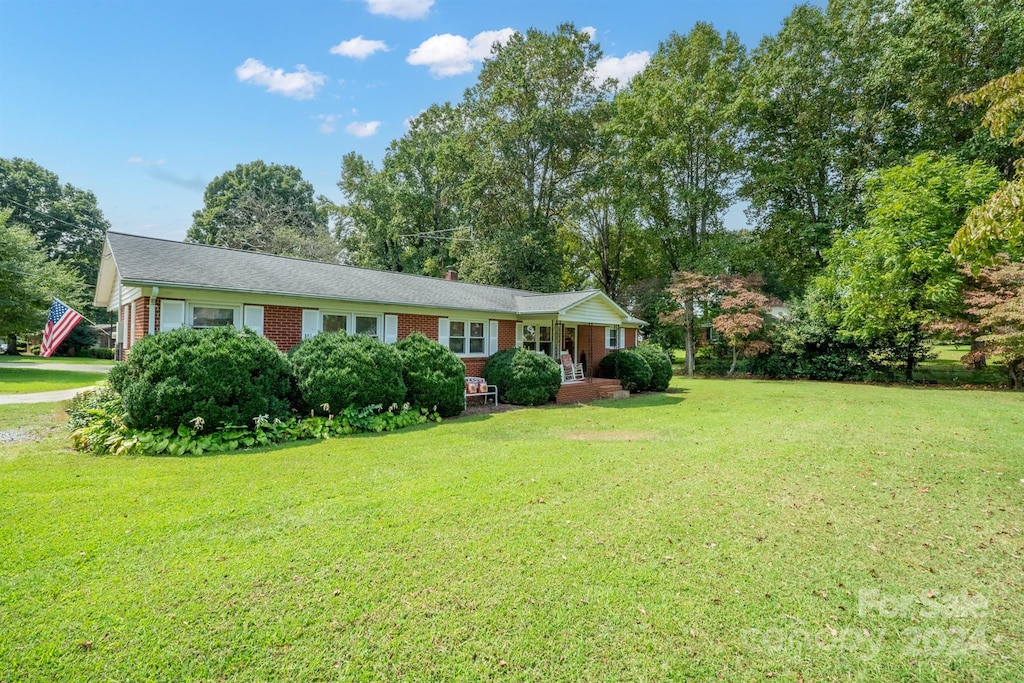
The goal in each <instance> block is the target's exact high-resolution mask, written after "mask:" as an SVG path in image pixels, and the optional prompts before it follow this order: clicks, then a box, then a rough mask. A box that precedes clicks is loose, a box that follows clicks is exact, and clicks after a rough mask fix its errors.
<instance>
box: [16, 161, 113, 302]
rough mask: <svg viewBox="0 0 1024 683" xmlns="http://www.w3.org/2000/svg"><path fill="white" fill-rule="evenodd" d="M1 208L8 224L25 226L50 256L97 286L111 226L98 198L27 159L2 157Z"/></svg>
mask: <svg viewBox="0 0 1024 683" xmlns="http://www.w3.org/2000/svg"><path fill="white" fill-rule="evenodd" d="M0 208H3V209H7V210H9V211H10V222H11V223H16V224H19V225H22V226H24V227H25V228H27V229H28V230H29V231H30V232H31V233H32V234H33V235H34V236H35V237H36V239H37V240H38V244H39V247H40V248H41V249H42V250H43V253H44V254H45V255H46V258H47V259H49V260H51V261H60V262H61V263H63V264H64V265H65V266H67V267H69V268H72V269H73V270H74V271H75V272H76V273H77V274H78V275H79V276H80V277H81V279H82V280H83V281H84V282H85V283H86V284H88V285H94V284H95V283H96V277H97V274H98V273H99V267H100V257H101V255H102V253H103V240H104V238H105V237H106V234H107V230H109V229H110V223H109V222H108V221H107V219H106V218H104V216H103V212H102V211H100V208H99V206H98V205H97V202H96V195H94V194H93V193H92V192H89V191H87V190H81V189H79V188H77V187H75V186H74V185H71V184H70V183H64V184H61V182H60V178H58V177H57V174H55V173H53V172H51V171H48V170H46V169H45V168H43V167H42V166H40V165H39V164H37V163H35V162H34V161H30V160H28V159H20V158H17V157H16V158H13V159H0Z"/></svg>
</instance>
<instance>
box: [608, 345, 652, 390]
mask: <svg viewBox="0 0 1024 683" xmlns="http://www.w3.org/2000/svg"><path fill="white" fill-rule="evenodd" d="M598 369H599V371H600V373H601V377H611V378H613V379H617V380H619V382H621V383H622V388H623V389H626V390H628V391H631V392H633V391H644V390H646V389H647V387H648V386H650V384H651V374H652V373H651V366H650V365H648V363H647V361H646V360H644V357H643V356H641V355H640V354H639V353H637V352H635V351H632V350H628V351H627V350H623V351H612V352H611V353H609V354H608V355H607V356H605V357H604V358H602V359H601V364H600V365H599V366H598Z"/></svg>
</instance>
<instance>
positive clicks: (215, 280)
mask: <svg viewBox="0 0 1024 683" xmlns="http://www.w3.org/2000/svg"><path fill="white" fill-rule="evenodd" d="M115 269H116V274H115ZM117 276H120V281H121V283H122V284H123V285H125V286H130V287H152V286H157V287H179V288H186V289H202V290H212V291H224V292H249V293H254V294H273V295H286V296H297V297H309V298H315V299H331V300H345V301H356V302H364V303H383V304H395V305H405V306H420V307H425V308H445V309H465V310H474V311H494V312H500V313H515V314H523V315H535V314H548V313H550V314H558V313H560V312H564V311H565V310H567V309H568V308H571V307H573V306H575V305H577V304H580V303H583V302H585V301H588V300H590V299H592V298H595V297H599V298H602V299H604V300H605V301H606V303H607V304H610V305H611V306H612V307H614V308H615V309H616V310H617V311H619V312H621V313H622V316H623V322H625V323H633V324H638V323H640V322H642V321H640V320H637V319H636V318H632V317H631V316H629V314H628V313H626V312H625V311H623V310H622V309H621V308H620V307H619V306H618V305H617V304H615V302H614V301H612V300H611V299H610V298H608V297H607V296H606V295H605V294H604V293H602V292H600V291H598V290H586V291H582V292H561V293H556V294H543V293H540V292H530V291H526V290H519V289H510V288H507V287H494V286H491V285H479V284H474V283H472V282H462V281H458V280H455V281H453V280H444V279H441V278H433V277H427V276H424V275H411V274H408V273H395V272H388V271H380V270H370V269H368V268H357V267H354V266H342V265H336V264H331V263H319V262H316V261H306V260H302V259H297V258H290V257H286V256H277V255H274V254H262V253H259V252H253V251H241V250H238V249H227V248H224V247H215V246H210V245H205V244H190V243H186V242H174V241H171V240H163V239H157V238H154V237H142V236H138V235H128V234H124V233H119V232H108V233H107V244H106V246H105V247H104V258H103V262H102V263H101V265H100V276H99V282H98V284H97V290H96V300H95V304H96V305H97V306H109V305H110V303H111V299H112V298H113V297H112V292H113V291H114V287H115V281H116V280H117Z"/></svg>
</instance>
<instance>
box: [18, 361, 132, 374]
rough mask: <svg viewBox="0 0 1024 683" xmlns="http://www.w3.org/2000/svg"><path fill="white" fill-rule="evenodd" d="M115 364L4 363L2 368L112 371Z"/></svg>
mask: <svg viewBox="0 0 1024 683" xmlns="http://www.w3.org/2000/svg"><path fill="white" fill-rule="evenodd" d="M112 367H114V366H113V365H86V364H78V363H2V362H0V368H11V369H12V370H17V369H19V368H20V369H25V370H27V369H30V368H31V369H32V370H70V371H72V372H110V368H112Z"/></svg>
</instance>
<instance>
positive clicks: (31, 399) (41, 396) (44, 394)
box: [0, 363, 114, 405]
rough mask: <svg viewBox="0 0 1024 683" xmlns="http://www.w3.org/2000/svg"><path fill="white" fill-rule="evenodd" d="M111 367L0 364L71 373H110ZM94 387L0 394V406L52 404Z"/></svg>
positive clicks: (0, 364)
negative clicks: (11, 404)
mask: <svg viewBox="0 0 1024 683" xmlns="http://www.w3.org/2000/svg"><path fill="white" fill-rule="evenodd" d="M112 367H114V366H113V365H80V364H77V363H0V368H13V369H15V370H17V369H19V368H31V369H33V370H65V371H68V370H70V371H72V372H110V368H112ZM95 388H96V387H94V386H93V387H78V388H75V389H62V390H61V391H40V392H37V393H34V394H0V405H6V404H10V403H53V402H54V401H66V400H68V399H69V398H74V397H75V395H76V394H78V393H79V392H81V391H85V390H86V389H95Z"/></svg>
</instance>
